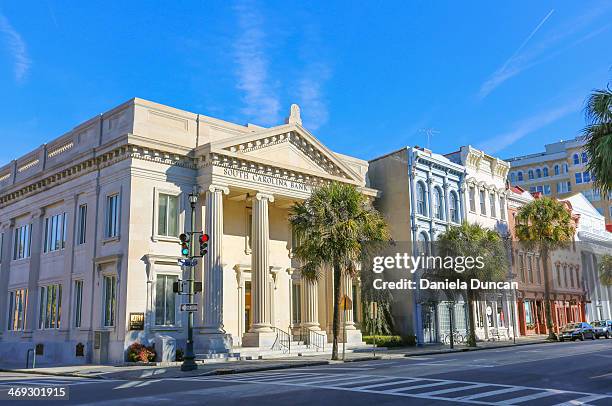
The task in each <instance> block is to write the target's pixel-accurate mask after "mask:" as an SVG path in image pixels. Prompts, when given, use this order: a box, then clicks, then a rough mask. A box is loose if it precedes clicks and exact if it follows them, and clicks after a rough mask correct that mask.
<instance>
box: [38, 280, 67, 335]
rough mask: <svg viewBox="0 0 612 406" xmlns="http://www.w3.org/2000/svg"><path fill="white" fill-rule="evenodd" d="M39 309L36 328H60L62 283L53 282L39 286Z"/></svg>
mask: <svg viewBox="0 0 612 406" xmlns="http://www.w3.org/2000/svg"><path fill="white" fill-rule="evenodd" d="M39 305H40V309H39V312H38V328H39V329H41V330H43V329H50V328H60V317H61V311H62V285H60V284H55V285H49V286H42V287H41V288H40V301H39Z"/></svg>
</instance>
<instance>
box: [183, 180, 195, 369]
mask: <svg viewBox="0 0 612 406" xmlns="http://www.w3.org/2000/svg"><path fill="white" fill-rule="evenodd" d="M197 202H198V193H197V187H194V188H193V192H191V193H190V194H189V204H190V205H191V226H190V228H191V232H190V233H189V236H190V238H189V259H190V263H189V279H187V282H188V286H189V289H188V293H187V297H188V298H189V299H188V303H193V297H194V291H195V283H194V282H195V269H194V264H193V257H194V256H195V255H194V253H195V250H194V248H195V247H194V243H195V241H194V235H195V234H194V231H195V220H196V210H195V209H196V203H197ZM196 369H198V366H197V364H196V363H195V354H194V352H193V312H191V311H190V312H188V313H187V345H186V348H185V357H184V358H183V364H182V365H181V371H193V370H196Z"/></svg>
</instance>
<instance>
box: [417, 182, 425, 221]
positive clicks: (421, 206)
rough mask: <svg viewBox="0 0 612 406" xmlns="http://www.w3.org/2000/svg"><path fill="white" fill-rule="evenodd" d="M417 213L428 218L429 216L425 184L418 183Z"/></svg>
mask: <svg viewBox="0 0 612 406" xmlns="http://www.w3.org/2000/svg"><path fill="white" fill-rule="evenodd" d="M416 192H417V196H416V197H417V213H418V214H420V215H422V216H426V215H427V203H426V202H427V200H426V197H425V185H424V184H423V182H417V186H416Z"/></svg>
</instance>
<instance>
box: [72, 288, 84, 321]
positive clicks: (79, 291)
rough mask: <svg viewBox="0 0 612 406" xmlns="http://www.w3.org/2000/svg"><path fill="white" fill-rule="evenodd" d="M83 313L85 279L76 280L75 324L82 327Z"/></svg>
mask: <svg viewBox="0 0 612 406" xmlns="http://www.w3.org/2000/svg"><path fill="white" fill-rule="evenodd" d="M82 313H83V281H74V326H75V327H81V315H82Z"/></svg>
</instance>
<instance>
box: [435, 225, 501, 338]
mask: <svg viewBox="0 0 612 406" xmlns="http://www.w3.org/2000/svg"><path fill="white" fill-rule="evenodd" d="M437 245H438V250H439V253H438V254H439V255H440V256H441V257H443V258H446V257H451V258H455V259H458V258H461V257H462V258H464V260H465V258H473V259H474V260H475V259H477V258H479V259H480V260H481V261H482V267H478V266H474V267H472V268H470V269H468V268H467V267H460V266H457V265H455V267H454V269H432V270H429V275H430V278H433V279H436V280H442V281H443V280H445V279H448V280H453V281H454V280H457V279H459V280H460V281H461V282H465V283H466V284H467V286H468V289H467V302H468V317H469V333H468V339H467V344H468V346H470V347H476V325H475V316H474V302H475V301H476V300H477V298H478V297H479V295H480V294H481V293H482V292H483V291H482V290H480V289H471V286H470V285H471V280H472V279H478V280H480V281H482V282H500V281H503V280H505V279H506V277H507V276H508V260H507V256H506V248H505V242H504V240H503V238H502V237H501V236H500V235H499V233H497V232H496V231H494V230H491V229H488V228H484V227H482V226H481V225H479V224H470V223H467V222H464V223H463V224H461V225H460V226H457V227H451V228H449V229H448V230H446V231H445V232H444V233H442V234H440V235H439V236H438V241H437ZM456 264H458V262H456ZM458 265H460V264H458ZM447 295H448V293H447ZM451 334H452V332H451Z"/></svg>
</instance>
